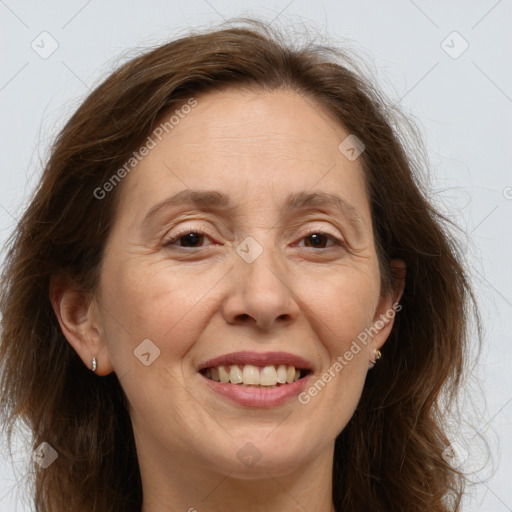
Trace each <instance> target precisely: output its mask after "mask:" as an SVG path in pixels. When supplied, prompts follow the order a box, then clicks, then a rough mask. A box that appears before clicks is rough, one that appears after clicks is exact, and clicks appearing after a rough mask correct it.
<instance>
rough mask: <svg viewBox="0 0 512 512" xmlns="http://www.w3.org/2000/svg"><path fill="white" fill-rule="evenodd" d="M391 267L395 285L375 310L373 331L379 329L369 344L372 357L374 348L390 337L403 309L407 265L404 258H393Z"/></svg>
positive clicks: (378, 347) (382, 296) (382, 297)
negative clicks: (396, 316)
mask: <svg viewBox="0 0 512 512" xmlns="http://www.w3.org/2000/svg"><path fill="white" fill-rule="evenodd" d="M390 267H391V272H392V275H393V280H394V283H393V284H394V286H393V289H392V290H390V291H389V292H388V293H386V294H384V295H381V297H380V299H379V303H378V306H377V309H376V311H375V316H374V318H373V324H372V327H373V328H374V329H375V330H374V331H373V332H375V331H377V333H376V334H375V335H374V336H373V338H372V341H371V343H370V344H369V349H370V353H371V356H372V357H371V358H372V359H373V358H374V357H373V350H374V349H380V348H381V347H382V345H384V343H385V342H386V340H387V339H388V336H389V334H390V332H391V329H392V327H393V323H394V319H395V315H396V314H398V311H400V309H401V306H399V305H398V303H399V302H400V298H401V297H402V294H403V291H404V287H405V274H406V265H405V263H404V262H403V261H402V260H399V259H395V260H391V262H390ZM397 306H398V309H397Z"/></svg>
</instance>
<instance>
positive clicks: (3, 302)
mask: <svg viewBox="0 0 512 512" xmlns="http://www.w3.org/2000/svg"><path fill="white" fill-rule="evenodd" d="M245 22H246V23H247V24H248V25H246V26H244V25H243V24H242V25H240V26H234V27H227V28H226V27H221V28H217V29H215V30H209V31H205V32H203V33H194V34H191V35H188V36H186V37H183V38H181V39H178V40H175V41H172V42H169V43H167V44H163V45H161V46H158V47H156V48H154V49H151V50H148V51H146V52H145V53H143V54H142V55H140V56H138V57H136V58H134V59H132V60H130V61H129V62H127V63H125V64H124V65H122V66H121V67H120V68H119V69H117V70H116V71H115V72H113V73H112V74H111V75H110V76H109V77H108V78H107V79H106V80H105V81H104V82H103V83H102V84H101V85H99V86H98V87H97V88H96V89H95V90H94V91H93V92H92V93H91V94H90V95H89V96H88V97H87V98H86V100H85V101H84V102H83V103H82V105H81V106H80V107H79V108H78V110H77V111H76V112H75V114H74V115H73V116H72V117H71V119H70V120H69V121H68V122H67V124H66V125H65V127H64V128H63V129H62V131H61V132H60V134H59V136H58V138H57V140H56V142H55V144H54V146H53V147H52V151H51V155H50V158H49V160H48V162H47V165H46V167H45V169H44V171H43V174H42V177H41V180H40V182H39V185H38V187H37V189H36V190H35V191H34V194H33V197H32V198H31V202H30V204H29V206H28V208H27V209H26V211H25V212H24V214H23V216H22V218H21V220H20V221H19V225H18V226H17V229H16V230H15V232H13V233H12V235H11V237H10V238H9V240H8V243H7V244H6V257H5V264H4V271H3V274H2V280H1V295H0V308H1V313H2V332H1V345H0V359H1V370H2V376H1V392H2V395H1V401H0V405H1V412H2V418H3V424H4V428H5V429H6V431H7V432H8V433H9V438H10V435H11V433H12V432H13V429H14V427H15V425H16V423H17V422H18V421H21V422H24V423H25V424H26V425H28V427H29V428H30V429H31V431H32V433H33V447H34V448H36V447H37V446H39V445H40V443H42V442H47V443H49V445H50V446H51V447H53V449H55V450H56V451H57V453H58V458H57V460H56V461H55V462H54V463H53V464H52V465H51V466H49V467H48V468H46V469H41V468H39V467H38V466H37V465H36V464H35V463H34V468H35V470H36V471H35V477H34V484H35V490H34V498H35V504H36V508H37V510H39V512H64V511H66V512H68V511H70V510H72V511H75V512H81V511H84V512H85V511H87V512H107V511H115V512H120V511H126V512H128V511H130V512H131V511H133V512H138V511H139V510H140V507H141V503H142V487H141V479H140V474H139V467H138V462H137V456H136V450H135V443H134V437H133V431H132V426H131V422H130V417H129V414H128V412H127V406H126V402H125V396H124V394H123V391H122V388H121V385H120V383H119V380H118V378H117V376H116V375H115V373H112V374H110V375H108V376H105V377H101V378H100V377H97V376H95V375H94V374H93V373H92V372H91V371H90V370H88V369H87V368H86V367H85V366H84V365H83V363H82V361H81V360H80V358H79V357H78V355H77V354H76V352H75V351H74V350H73V348H72V347H71V346H70V344H69V343H68V342H67V340H66V339H65V337H64V335H63V333H62V331H61V330H60V328H59V324H58V322H57V319H56V317H55V314H54V311H53V309H52V306H51V303H50V300H49V297H48V294H49V282H50V277H51V276H56V275H63V274H65V275H68V276H69V277H71V278H72V279H73V281H74V283H75V284H76V286H77V287H80V288H81V289H83V290H86V291H90V292H94V290H95V288H96V286H97V285H98V277H99V273H100V271H101V262H102V253H103V249H104V247H105V243H106V240H107V237H108V236H109V231H110V228H111V226H112V223H113V221H114V218H115V215H116V211H117V204H118V196H119V193H120V190H121V187H122V185H123V183H122V182H121V183H119V185H118V186H115V187H113V190H111V191H109V193H108V194H105V195H104V197H103V198H101V199H98V198H97V196H98V194H95V193H94V191H97V190H98V188H101V187H102V186H103V185H104V184H105V183H106V182H107V181H108V180H109V179H111V177H112V176H113V175H114V174H115V173H116V172H117V171H118V170H119V169H120V168H121V167H122V166H123V165H124V164H125V162H126V161H127V160H129V158H130V157H131V156H132V154H133V152H134V151H136V150H138V148H139V147H141V145H142V144H143V142H144V141H145V140H146V139H147V137H148V136H149V135H150V134H151V133H152V131H153V130H154V128H155V126H157V123H158V122H159V120H160V119H162V116H163V115H164V114H165V113H167V112H169V111H172V110H173V109H175V108H178V107H179V106H180V105H183V104H184V102H186V101H187V100H188V99H189V98H191V97H193V96H196V95H200V94H201V93H205V92H209V91H216V90H219V89H222V88H224V87H239V88H249V89H254V90H258V91H262V92H265V91H273V90H277V89H280V88H286V89H289V90H293V91H296V92H297V93H299V94H301V95H302V96H303V97H305V98H307V99H308V98H309V99H310V100H312V101H315V102H316V104H318V105H321V106H322V107H323V108H324V110H325V111H326V112H328V113H330V115H331V116H332V118H333V119H335V120H337V122H339V123H340V124H341V125H342V126H344V127H345V128H346V129H347V130H348V131H349V132H350V133H351V134H354V135H356V136H357V137H358V138H359V139H360V140H361V141H362V142H363V143H364V145H365V151H364V153H363V154H362V155H361V165H362V167H363V169H364V175H365V184H366V188H367V194H368V197H369V201H370V205H371V213H372V222H373V229H374V232H375V244H376V247H377V251H378V256H379V265H380V268H381V276H382V283H381V284H382V293H384V291H385V290H387V289H389V288H390V287H392V286H393V283H394V279H396V277H397V276H394V275H393V274H392V272H391V269H390V266H389V262H390V260H391V259H392V258H400V259H402V260H404V261H405V263H406V265H407V279H406V286H405V290H404V293H403V296H402V300H401V304H402V311H401V312H400V313H399V314H398V315H397V317H396V318H395V324H394V326H393V329H392V332H391V334H390V337H389V338H388V341H387V342H386V345H385V357H384V358H382V359H381V360H380V361H379V362H378V364H377V365H376V367H375V368H374V369H373V370H371V372H369V374H368V377H367V381H366V384H365V387H364V390H363V394H362V397H361V400H360V402H359V404H358V407H357V410H356V411H355V414H354V416H353V417H352V419H351V420H350V422H349V423H348V425H347V426H346V427H345V428H344V429H343V431H342V432H341V433H340V434H339V436H338V438H337V439H336V444H335V454H334V467H333V501H334V504H335V507H336V510H338V511H341V510H343V511H344V512H361V511H366V510H372V511H374V512H377V511H382V512H384V511H393V512H397V511H407V512H416V511H418V512H419V511H422V512H425V511H429V512H434V511H443V512H447V511H454V510H459V509H460V503H461V496H462V494H463V490H464V482H465V479H464V475H463V474H462V473H461V472H460V471H459V470H457V468H455V467H452V466H451V465H450V464H449V463H448V462H446V461H445V458H444V457H443V451H444V450H445V448H446V446H447V445H448V444H449V441H448V438H447V435H446V430H445V425H444V417H443V414H444V412H445V406H446V404H447V403H450V399H452V398H453V397H454V396H456V395H457V392H458V390H459V388H460V383H461V378H462V376H463V375H464V371H465V351H466V348H467V344H468V339H469V328H468V317H469V316H470V315H473V317H474V318H476V319H477V325H478V335H480V323H479V320H478V311H477V308H476V302H475V299H474V297H473V293H472V290H471V288H470V285H469V282H468V277H467V274H466V270H465V268H464V265H463V263H462V255H461V253H460V252H459V250H458V249H457V246H456V245H455V243H454V242H453V240H452V239H451V237H450V235H449V229H448V228H449V224H448V223H449V221H448V219H446V218H445V217H444V216H443V215H441V214H440V213H439V212H438V211H437V210H436V209H435V208H434V207H433V206H432V205H431V203H430V202H429V200H428V199H427V198H428V194H429V192H428V190H426V188H425V187H424V186H423V185H422V177H421V176H422V175H421V172H422V170H421V165H420V164H419V163H418V162H421V158H415V154H414V151H413V152H411V151H408V150H407V148H408V147H409V146H408V145H407V143H406V139H405V138H404V137H403V135H400V132H399V131H398V128H397V126H395V120H396V119H397V115H398V114H397V111H396V109H394V108H392V107H390V106H389V102H388V103H386V101H385V100H384V99H383V97H382V95H381V94H380V93H379V92H378V90H376V88H375V87H374V86H372V85H371V83H370V81H369V80H367V79H365V78H363V77H362V75H361V74H360V73H359V72H357V69H356V68H354V67H353V61H352V60H350V59H349V60H347V55H346V54H345V53H344V52H343V51H342V50H337V49H334V48H330V47H325V46H321V45H317V44H311V43H308V44H303V45H302V46H300V47H298V46H297V45H295V44H292V43H290V42H287V41H285V40H284V38H283V37H282V36H281V35H280V34H279V33H277V32H276V31H272V30H270V29H269V28H268V27H267V26H265V25H264V24H263V23H260V22H257V21H250V22H249V21H247V20H245ZM344 63H345V64H344ZM408 133H409V134H412V136H413V139H414V137H415V135H417V134H415V132H414V127H411V126H410V127H409V132H408ZM416 147H417V148H418V147H419V146H416ZM418 151H420V150H418ZM417 154H419V153H417ZM447 398H448V400H447Z"/></svg>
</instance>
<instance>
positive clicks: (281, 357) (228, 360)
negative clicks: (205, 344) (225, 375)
mask: <svg viewBox="0 0 512 512" xmlns="http://www.w3.org/2000/svg"><path fill="white" fill-rule="evenodd" d="M224 364H225V365H231V364H238V365H244V364H253V365H254V366H266V365H271V364H273V365H279V364H286V365H289V366H295V368H299V369H301V370H312V368H313V367H312V365H311V363H310V362H308V361H307V360H306V359H304V358H303V357H300V356H297V355H295V354H290V353H288V352H251V351H243V352H231V353H230V354H224V355H222V356H218V357H214V358H213V359H208V361H204V362H203V363H201V364H200V365H199V367H198V371H201V370H204V369H205V368H212V367H215V366H221V365H224Z"/></svg>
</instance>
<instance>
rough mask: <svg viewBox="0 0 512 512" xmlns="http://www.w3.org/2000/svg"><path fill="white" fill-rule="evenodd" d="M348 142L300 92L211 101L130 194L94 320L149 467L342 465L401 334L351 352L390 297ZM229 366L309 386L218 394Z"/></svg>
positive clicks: (229, 389) (141, 172)
mask: <svg viewBox="0 0 512 512" xmlns="http://www.w3.org/2000/svg"><path fill="white" fill-rule="evenodd" d="M168 117H170V114H169V116H168ZM166 119H167V118H166ZM348 135H349V133H348V132H346V131H345V130H344V129H343V128H342V127H341V126H339V125H338V124H337V123H335V122H334V121H333V120H332V119H331V118H330V117H328V116H327V115H326V113H325V112H324V111H323V110H322V109H321V108H320V107H319V106H318V105H317V104H316V103H315V102H314V101H313V100H311V99H309V98H304V97H302V96H300V95H298V94H296V93H292V92H284V91H278V92H273V93H265V94H262V93H253V92H241V91H237V90H231V91H226V92H222V93H211V94H208V95H203V96H199V97H197V106H195V107H193V108H191V109H190V112H189V113H188V114H187V115H182V118H179V122H178V123H177V124H176V123H175V124H174V127H173V128H172V130H169V133H165V131H164V135H163V137H162V140H161V141H158V139H157V138H154V140H155V141H156V142H157V145H156V147H154V148H153V149H151V150H150V152H149V154H148V155H147V156H145V157H144V158H143V159H142V161H141V162H140V163H139V164H138V166H137V167H136V168H135V169H134V170H133V171H132V172H131V174H130V175H129V176H127V177H126V178H125V182H124V183H123V185H122V186H123V187H124V188H123V190H122V194H121V197H120V203H119V209H118V212H117V217H116V221H115V224H114V227H113V230H112V232H111V236H110V238H109V240H108V243H107V247H106V252H105V257H104V265H103V267H102V273H101V281H100V288H99V290H98V293H97V295H96V298H95V304H97V306H98V307H97V308H96V311H97V315H98V316H97V320H98V325H99V326H100V329H99V332H100V333H101V338H102V341H103V342H104V343H105V347H106V350H105V351H104V352H103V354H104V357H102V359H100V361H99V363H100V367H99V370H100V373H108V371H109V370H110V369H113V370H114V371H115V372H116V373H117V376H118V378H119V379H120V382H121V385H122V387H123V389H124V391H125V393H126V395H127V398H128V402H129V408H130V414H131V418H132V421H133V426H134V432H135V437H136V442H137V448H138V451H139V454H143V455H141V458H142V459H143V460H141V467H143V466H144V464H145V462H144V461H152V463H153V464H156V465H160V466H161V465H162V464H164V465H165V464H181V465H183V466H186V465H187V464H192V465H194V466H195V467H196V468H199V467H202V468H204V469H211V470H214V471H219V470H222V471H225V472H231V473H236V474H239V475H249V474H250V475H255V474H258V472H263V473H264V472H265V471H267V470H269V469H270V468H271V470H272V474H273V475H278V474H286V473H287V472H290V471H292V469H293V468H297V467H300V466H301V465H303V464H305V463H311V462H312V461H314V460H315V459H318V458H321V457H324V458H325V457H327V458H328V457H330V456H331V455H332V448H333V442H334V440H335V438H336V436H337V435H338V433H339V432H340V431H341V430H342V429H343V428H344V427H345V425H346V424H347V422H348V421H349V419H350V417H351V416H352V414H353V412H354V410H355V408H356V405H357V402H358V400H359V398H360V395H361V392H362V388H363V385H364V382H365V376H366V373H367V371H368V361H369V359H373V358H374V357H373V349H374V348H379V347H380V346H381V345H382V344H383V343H384V341H385V338H386V337H387V335H388V334H389V330H390V327H391V324H392V321H388V322H386V324H385V327H384V328H382V329H381V331H380V333H379V334H378V335H377V336H375V337H374V338H373V340H371V341H370V342H368V344H366V345H365V344H364V343H361V342H357V336H358V335H360V334H361V333H363V332H366V331H365V329H367V328H369V327H370V326H372V324H373V323H374V322H375V321H377V320H379V319H380V318H381V315H382V314H386V312H387V311H389V310H390V308H391V304H392V303H393V301H394V299H395V298H396V297H387V296H386V297H381V296H380V286H379V283H380V275H379V267H378V261H377V255H376V250H375V246H374V243H373V233H372V224H371V218H370V207H369V203H368V198H367V196H366V193H365V188H364V183H363V173H362V167H361V163H360V158H355V157H354V155H355V156H357V153H354V152H353V151H350V150H348V151H347V149H346V147H345V146H342V148H345V149H344V150H343V151H342V150H340V149H339V146H340V143H342V142H343V141H344V140H345V139H346V138H347V136H348ZM349 141H350V139H349ZM345 144H347V142H346V143H345ZM356 150H357V148H356ZM206 192H208V194H207V195H205V194H206ZM169 198H175V200H172V201H170V200H169ZM335 198H339V201H338V202H335V201H333V199H335ZM201 199H202V201H201ZM165 201H168V202H167V203H165ZM161 202H164V204H163V206H161V207H158V208H157V209H155V207H156V205H159V204H160V203H161ZM149 211H152V213H151V214H149V215H148V212H149ZM190 233H192V234H190ZM354 340H356V342H357V344H356V345H354ZM355 346H359V350H357V349H356V348H354V347H355ZM351 347H352V349H351ZM347 351H351V353H352V358H351V360H350V361H347V358H346V357H345V356H344V355H345V353H346V352H347ZM237 353H242V354H237ZM278 353H279V354H278ZM233 354H235V355H233ZM283 354H284V355H283ZM221 356H227V358H226V359H225V360H223V361H222V360H219V361H217V362H214V363H210V362H209V361H211V360H212V359H217V358H219V357H221ZM293 357H296V358H301V360H299V359H295V360H294V359H293ZM339 358H343V360H344V361H345V362H344V363H343V364H339V365H335V362H336V361H338V362H339V361H340V359H339ZM220 362H224V366H225V371H226V372H230V371H231V366H233V372H234V376H233V380H235V378H236V374H237V373H238V372H237V368H236V367H235V366H234V365H235V363H237V362H238V363H239V365H238V366H239V368H240V370H241V372H242V375H243V376H244V377H246V379H250V378H251V375H252V376H253V377H252V378H260V379H262V380H263V381H264V382H266V383H268V382H274V381H275V378H276V376H279V375H280V376H281V377H280V378H281V379H282V378H283V375H284V374H283V369H282V368H281V369H280V368H279V366H280V365H281V364H286V363H288V364H289V365H293V366H297V367H299V368H300V367H302V369H307V370H308V374H307V377H306V378H305V379H300V380H299V381H296V382H295V383H286V384H279V385H277V386H276V387H269V386H267V385H259V386H257V387H255V386H246V385H241V384H232V383H223V382H216V383H215V382H214V381H213V380H211V379H210V378H209V376H208V375H209V373H208V375H205V367H206V368H212V367H213V368H214V369H213V370H210V371H211V376H212V377H214V378H220V375H223V374H222V370H219V366H222V365H220ZM217 363H219V364H217ZM249 363H253V365H252V366H256V370H255V369H254V368H252V367H251V366H250V365H249ZM294 363H295V364H294ZM110 364H111V365H112V366H110ZM244 364H246V365H249V366H247V368H246V370H244ZM263 366H268V367H267V368H266V369H265V370H264V373H263V374H262V373H260V372H262V367H263ZM340 366H342V368H341V369H340V368H339V367H340ZM200 370H203V371H200ZM274 370H275V372H274ZM285 370H286V371H287V372H291V370H289V369H288V367H285ZM219 371H220V372H221V373H220V374H219V376H218V377H217V374H218V372H219ZM255 371H256V373H254V372H255ZM244 372H245V375H244ZM326 372H327V373H329V372H330V375H331V379H329V382H327V383H326V382H325V380H326V379H324V381H322V375H323V374H324V373H326ZM267 378H269V379H270V380H268V381H266V380H265V379H267ZM289 380H292V379H289ZM319 381H320V383H319ZM246 382H251V381H250V380H247V381H246ZM315 383H316V389H317V392H316V393H315V392H314V391H313V392H311V393H309V392H308V390H309V389H310V388H311V386H313V387H314V385H315ZM288 386H289V387H288ZM299 393H301V395H299ZM306 395H307V396H306ZM307 397H309V400H308V399H307ZM255 462H257V464H256V465H254V464H255Z"/></svg>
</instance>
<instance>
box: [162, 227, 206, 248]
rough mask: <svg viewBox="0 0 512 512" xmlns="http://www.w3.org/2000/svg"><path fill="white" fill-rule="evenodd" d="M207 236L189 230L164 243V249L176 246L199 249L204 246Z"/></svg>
mask: <svg viewBox="0 0 512 512" xmlns="http://www.w3.org/2000/svg"><path fill="white" fill-rule="evenodd" d="M205 238H207V234H206V233H203V232H202V231H199V230H197V229H196V230H193V229H190V230H188V231H186V232H182V233H178V234H177V235H176V236H174V237H173V238H171V239H170V240H168V241H167V242H165V243H164V247H168V246H176V247H178V248H182V247H183V248H192V249H193V248H200V247H202V246H203V245H204V241H205Z"/></svg>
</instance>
